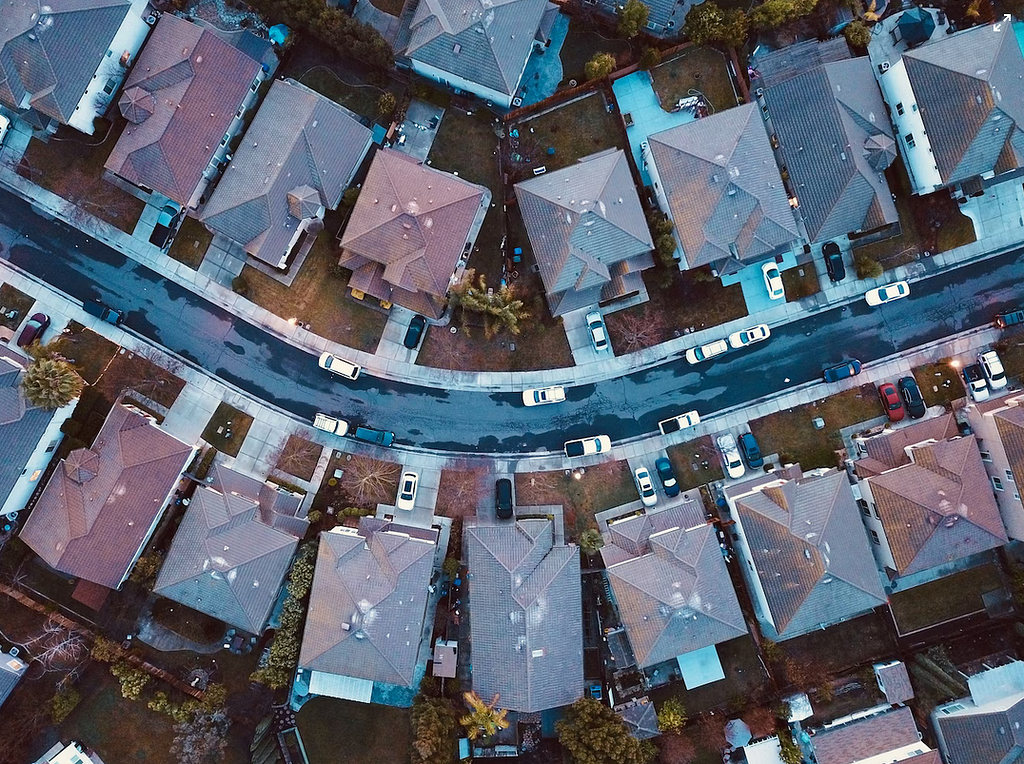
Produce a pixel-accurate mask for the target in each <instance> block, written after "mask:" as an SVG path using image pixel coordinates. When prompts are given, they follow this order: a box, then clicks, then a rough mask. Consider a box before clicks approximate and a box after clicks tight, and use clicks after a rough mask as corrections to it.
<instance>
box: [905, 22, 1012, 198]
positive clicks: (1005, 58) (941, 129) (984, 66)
mask: <svg viewBox="0 0 1024 764" xmlns="http://www.w3.org/2000/svg"><path fill="white" fill-rule="evenodd" d="M903 63H904V65H905V66H906V69H907V76H908V77H909V78H910V84H911V86H912V87H913V88H914V95H915V96H916V98H917V104H918V108H919V109H920V112H921V119H922V121H923V122H924V128H925V131H926V132H927V133H928V141H929V143H930V145H931V149H932V155H933V156H934V158H935V164H936V165H937V166H938V168H939V174H940V175H941V177H942V180H943V182H944V183H956V182H959V181H963V180H967V179H968V178H972V177H974V176H976V175H982V174H984V173H987V172H992V171H994V172H996V173H997V174H998V173H1001V172H1005V171H1007V170H1012V169H1014V168H1017V167H1021V166H1024V56H1022V55H1021V49H1020V45H1019V44H1018V42H1017V39H1016V37H1015V36H1014V31H1013V25H1011V24H1002V25H1001V26H999V31H994V28H993V26H992V25H991V24H984V25H981V26H978V27H975V28H974V29H969V30H966V31H963V32H960V33H958V34H955V35H949V36H945V35H943V36H941V37H940V38H939V39H937V40H935V41H934V42H932V43H929V44H926V45H922V46H921V47H920V48H915V49H913V50H908V51H906V52H905V53H904V54H903Z"/></svg>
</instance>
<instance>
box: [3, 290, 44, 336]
mask: <svg viewBox="0 0 1024 764" xmlns="http://www.w3.org/2000/svg"><path fill="white" fill-rule="evenodd" d="M35 302H36V300H35V298H34V297H31V296H29V295H27V294H25V293H24V292H20V291H18V290H17V289H15V288H14V287H12V286H11V285H10V284H0V326H3V327H4V328H6V329H11V330H12V331H13V330H14V329H17V328H18V326H20V325H21V322H22V321H23V320H24V318H25V316H26V315H27V314H28V312H29V311H30V310H32V306H33V305H35ZM12 312H13V313H14V314H15V315H14V317H13V318H8V317H7V314H8V313H12Z"/></svg>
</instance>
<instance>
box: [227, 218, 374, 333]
mask: <svg viewBox="0 0 1024 764" xmlns="http://www.w3.org/2000/svg"><path fill="white" fill-rule="evenodd" d="M328 215H329V217H328V220H330V213H328ZM336 230H337V227H331V226H330V225H328V227H327V230H326V231H323V232H322V233H321V234H320V235H319V236H318V237H317V238H316V242H315V243H314V244H313V249H312V250H311V251H310V253H309V256H308V257H307V258H306V262H304V263H303V264H302V268H301V270H300V271H299V273H298V275H297V276H296V277H295V280H294V281H293V282H292V285H291V286H285V285H284V284H282V283H281V282H280V281H277V280H276V279H274V278H271V277H270V276H268V275H267V274H265V273H263V272H261V271H258V270H256V269H255V268H253V267H252V266H249V265H247V266H245V268H244V269H243V270H242V278H244V279H245V284H246V286H247V292H248V294H247V296H248V298H249V299H250V300H252V301H253V302H254V303H256V304H257V305H259V306H261V307H263V308H266V309H267V310H269V311H270V312H271V313H273V314H274V315H276V316H280V317H281V318H285V319H290V318H294V319H297V320H298V321H301V322H303V323H306V324H310V327H309V328H310V331H312V332H313V333H315V334H318V335H320V336H321V337H324V338H326V339H328V340H331V341H332V342H340V343H342V344H344V345H348V346H349V347H352V348H356V349H357V350H365V351H367V352H370V353H372V352H374V351H375V350H376V349H377V343H378V342H379V341H380V336H381V334H382V333H383V332H384V325H385V324H386V323H387V315H386V314H384V313H383V312H380V311H377V310H374V309H372V308H370V307H368V306H367V305H364V304H361V303H360V302H359V301H357V300H355V299H354V298H352V297H351V296H350V295H349V293H348V279H349V276H351V273H350V272H349V271H347V270H344V269H342V268H340V267H339V266H338V252H337V248H336V242H335V240H334V236H333V231H336ZM371 299H372V298H371Z"/></svg>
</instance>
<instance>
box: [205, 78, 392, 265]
mask: <svg viewBox="0 0 1024 764" xmlns="http://www.w3.org/2000/svg"><path fill="white" fill-rule="evenodd" d="M372 137H373V136H372V133H371V131H370V129H369V128H367V127H364V126H363V124H362V123H361V122H359V120H358V117H356V115H355V114H353V113H352V112H350V111H349V110H348V109H346V108H345V107H343V106H340V105H339V104H336V103H334V101H331V100H330V99H328V98H325V97H324V96H322V95H320V94H319V93H317V92H315V91H313V90H310V89H309V88H307V87H306V86H305V85H301V84H299V83H298V82H295V81H294V80H275V81H274V83H273V84H272V85H271V86H270V92H268V93H267V97H266V98H265V99H264V101H263V103H262V104H261V105H260V108H259V111H257V112H256V116H255V117H254V118H253V121H252V124H250V125H249V129H248V130H247V131H246V134H245V139H244V140H243V141H242V144H241V146H239V147H238V150H237V151H235V155H234V158H233V159H232V160H231V164H229V165H228V167H227V169H226V170H225V171H224V176H223V177H222V178H221V179H220V182H219V183H218V184H217V188H216V190H215V191H214V192H213V197H212V198H211V199H210V201H209V202H208V203H207V205H206V207H205V209H204V210H203V212H202V217H201V219H202V221H203V223H204V224H205V225H206V226H207V227H208V228H209V229H210V230H211V231H213V232H214V233H219V234H223V235H224V236H226V237H227V238H229V239H231V240H232V241H235V242H238V243H239V244H240V245H241V246H242V247H243V248H244V249H245V251H246V253H247V254H248V255H249V256H250V257H254V258H256V259H257V260H260V261H262V262H264V263H266V264H267V265H270V266H271V267H273V268H287V267H288V266H289V264H290V263H291V262H292V261H293V260H296V259H297V258H300V257H302V256H303V255H304V254H305V253H307V252H309V250H310V248H311V247H312V246H313V242H314V241H315V240H316V236H317V233H319V232H320V231H321V230H323V227H324V223H323V219H324V213H325V212H326V210H328V209H331V210H333V209H336V208H337V206H338V204H339V203H340V202H341V197H342V194H344V193H345V189H346V188H348V186H349V184H350V183H351V182H352V178H353V176H355V174H356V171H357V170H358V169H359V166H360V165H361V164H362V163H363V159H365V157H366V153H367V152H368V151H369V150H370V145H371V144H372V142H373V141H372Z"/></svg>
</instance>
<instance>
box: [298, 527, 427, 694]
mask: <svg viewBox="0 0 1024 764" xmlns="http://www.w3.org/2000/svg"><path fill="white" fill-rule="evenodd" d="M414 531H415V534H416V535H413V532H414ZM436 543H437V542H436V538H431V539H429V540H427V539H424V538H423V532H422V530H421V529H407V528H403V527H402V526H401V525H397V524H395V523H389V522H385V521H383V520H377V519H376V518H372V517H364V518H362V520H361V521H360V523H359V530H358V531H356V530H355V529H353V528H343V527H339V528H335V529H334V530H332V531H330V532H329V533H321V534H320V551H319V554H318V556H317V560H316V573H315V574H314V576H313V589H312V593H311V595H310V600H309V611H308V614H307V616H306V629H305V632H304V633H303V635H302V650H301V653H300V656H299V665H300V666H302V667H303V668H307V669H310V670H313V671H321V672H324V673H328V674H338V675H340V676H350V677H355V678H357V679H366V680H369V681H371V682H383V683H386V684H394V685H398V686H400V687H410V686H412V683H413V680H414V675H415V669H416V657H417V652H418V650H419V644H420V636H421V632H422V629H423V619H424V616H425V613H426V607H427V586H428V585H429V584H430V575H431V571H432V569H433V560H434V550H435V547H436Z"/></svg>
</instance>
